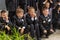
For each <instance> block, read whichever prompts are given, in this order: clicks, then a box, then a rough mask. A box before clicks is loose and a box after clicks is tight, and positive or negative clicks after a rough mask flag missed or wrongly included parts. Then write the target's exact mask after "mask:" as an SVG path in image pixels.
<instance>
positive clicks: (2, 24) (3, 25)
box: [0, 17, 13, 29]
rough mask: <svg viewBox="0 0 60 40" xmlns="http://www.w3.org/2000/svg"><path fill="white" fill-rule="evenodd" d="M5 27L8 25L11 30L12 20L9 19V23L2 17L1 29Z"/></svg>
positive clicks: (0, 18) (0, 21)
mask: <svg viewBox="0 0 60 40" xmlns="http://www.w3.org/2000/svg"><path fill="white" fill-rule="evenodd" d="M5 25H8V26H9V27H10V28H11V27H12V26H13V24H12V22H11V21H10V19H9V21H8V22H6V20H4V19H3V18H2V17H0V28H1V29H3V28H5Z"/></svg>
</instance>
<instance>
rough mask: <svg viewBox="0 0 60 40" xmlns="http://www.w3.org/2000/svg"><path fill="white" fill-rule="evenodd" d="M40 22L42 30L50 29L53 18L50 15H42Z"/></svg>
mask: <svg viewBox="0 0 60 40" xmlns="http://www.w3.org/2000/svg"><path fill="white" fill-rule="evenodd" d="M39 21H40V22H39V24H40V27H41V29H42V30H49V29H51V28H53V27H52V18H51V17H50V15H48V16H47V17H45V16H44V15H40V17H39Z"/></svg>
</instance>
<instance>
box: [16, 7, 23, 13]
mask: <svg viewBox="0 0 60 40" xmlns="http://www.w3.org/2000/svg"><path fill="white" fill-rule="evenodd" d="M21 12H23V13H24V10H23V9H22V8H19V7H18V8H17V9H16V13H21Z"/></svg>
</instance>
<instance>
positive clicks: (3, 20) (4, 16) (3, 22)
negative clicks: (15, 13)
mask: <svg viewBox="0 0 60 40" xmlns="http://www.w3.org/2000/svg"><path fill="white" fill-rule="evenodd" d="M11 26H12V23H11V21H10V19H9V17H8V12H7V11H6V10H2V11H1V17H0V27H1V30H3V29H6V30H7V31H6V32H7V33H8V32H9V31H10V30H11Z"/></svg>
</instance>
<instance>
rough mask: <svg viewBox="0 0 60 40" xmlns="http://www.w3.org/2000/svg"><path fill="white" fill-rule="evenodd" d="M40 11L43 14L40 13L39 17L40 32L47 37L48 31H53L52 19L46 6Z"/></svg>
mask: <svg viewBox="0 0 60 40" xmlns="http://www.w3.org/2000/svg"><path fill="white" fill-rule="evenodd" d="M42 13H43V14H42V15H40V17H39V21H40V27H41V28H40V29H41V32H40V33H41V36H44V37H46V38H48V36H49V35H50V33H53V32H54V30H53V27H52V19H51V16H50V15H49V11H48V9H47V8H43V9H42Z"/></svg>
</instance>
